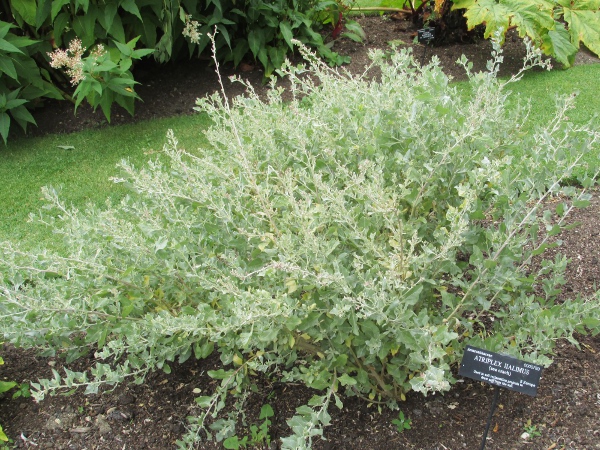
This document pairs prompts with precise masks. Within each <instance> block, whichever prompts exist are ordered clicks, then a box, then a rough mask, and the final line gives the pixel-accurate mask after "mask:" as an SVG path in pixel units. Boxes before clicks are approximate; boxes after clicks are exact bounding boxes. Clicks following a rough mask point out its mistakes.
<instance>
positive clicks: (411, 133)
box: [0, 52, 600, 449]
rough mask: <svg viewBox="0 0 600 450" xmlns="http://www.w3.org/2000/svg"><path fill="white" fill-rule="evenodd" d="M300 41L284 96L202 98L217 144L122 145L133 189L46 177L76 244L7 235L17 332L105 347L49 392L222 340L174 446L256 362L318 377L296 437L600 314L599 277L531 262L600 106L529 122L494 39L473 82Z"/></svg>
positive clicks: (576, 194) (62, 348)
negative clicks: (65, 183) (137, 159)
mask: <svg viewBox="0 0 600 450" xmlns="http://www.w3.org/2000/svg"><path fill="white" fill-rule="evenodd" d="M530 56H531V58H532V60H533V62H536V63H539V58H540V55H539V54H535V55H530ZM307 57H309V58H312V59H311V60H312V66H311V68H310V72H311V74H312V75H313V77H306V76H301V75H302V74H304V73H305V72H306V70H305V69H301V68H298V67H293V66H289V65H286V66H284V69H283V71H282V73H284V74H287V75H288V76H289V77H290V80H291V88H290V89H291V93H292V96H293V98H292V100H291V101H290V102H284V101H283V99H282V92H281V91H279V90H272V91H271V93H270V96H269V98H268V100H267V101H262V100H260V99H259V98H258V97H257V96H251V97H250V98H238V99H236V100H235V103H234V104H233V105H229V104H228V101H227V100H226V99H225V98H224V97H220V96H218V95H215V96H213V97H211V98H210V99H205V100H202V101H200V103H199V105H198V108H199V109H200V110H202V111H205V112H207V113H208V115H209V116H210V118H211V119H212V121H213V127H212V128H211V129H209V130H208V131H207V132H206V137H207V139H208V140H209V142H210V146H209V147H207V148H204V149H201V150H199V151H198V152H197V153H194V154H191V153H186V152H185V151H184V150H183V149H180V148H179V146H178V143H177V140H176V138H175V137H174V136H173V135H172V134H170V136H169V144H168V145H167V146H166V148H165V152H164V153H165V156H166V157H168V161H166V162H165V160H164V159H161V160H160V161H154V162H150V163H149V164H148V165H147V166H146V167H145V168H142V169H137V168H134V167H132V166H131V165H129V164H127V163H126V162H124V163H123V165H122V167H123V170H124V175H123V178H119V179H116V180H115V181H117V182H122V183H126V184H127V185H128V186H129V187H130V188H131V195H130V196H129V197H127V198H125V199H124V200H123V201H122V202H120V203H119V204H117V205H111V204H107V206H106V207H105V208H103V209H99V208H94V207H90V208H88V209H87V210H85V211H79V210H75V209H72V208H68V207H66V206H65V205H64V204H63V203H62V202H61V201H60V199H59V197H58V194H57V193H56V192H55V191H54V190H52V189H50V188H48V189H46V190H45V194H46V196H47V198H48V200H49V201H50V206H51V207H53V208H55V213H54V214H51V213H44V214H42V215H41V216H40V220H42V221H43V222H44V223H47V224H48V225H49V226H51V227H53V229H54V230H55V231H56V232H57V233H59V234H61V235H62V236H63V237H64V242H65V246H66V248H68V249H69V250H68V251H67V252H65V253H64V254H54V253H52V252H50V251H41V252H39V253H35V252H33V253H32V252H25V251H23V250H21V249H19V246H18V245H16V244H13V243H9V242H5V243H2V244H1V245H0V274H1V275H0V276H1V279H0V281H1V282H0V295H1V296H2V301H1V302H0V332H1V333H2V334H3V336H5V337H6V339H7V340H9V341H10V342H11V343H13V344H15V345H18V346H23V347H41V348H45V349H46V351H47V352H48V353H52V352H61V353H63V354H64V355H65V356H66V358H67V361H72V360H74V359H76V358H79V357H80V356H82V355H84V354H86V353H87V352H89V351H91V349H94V351H95V357H96V358H97V360H98V363H97V364H96V365H95V366H94V367H93V368H92V369H91V370H90V371H89V372H81V373H78V372H73V371H70V370H66V371H65V373H63V374H61V373H58V372H56V371H55V372H54V373H53V378H52V379H46V380H40V381H39V382H38V383H35V384H33V387H34V391H35V392H34V395H35V396H36V398H37V399H38V400H40V399H42V398H43V397H44V396H45V395H49V394H54V393H57V392H60V391H62V390H65V389H66V390H69V391H70V390H73V389H76V388H78V387H84V388H85V390H86V392H88V393H95V392H97V391H98V389H99V387H100V386H101V385H103V384H109V385H112V384H116V383H120V382H123V381H127V380H131V381H133V382H137V383H143V381H144V378H145V376H146V375H147V374H148V373H149V372H150V371H153V370H163V371H165V372H167V373H168V372H170V370H171V369H170V366H169V364H170V362H171V361H175V360H177V361H179V362H183V361H185V360H187V359H188V358H190V357H195V358H206V357H208V356H209V355H211V354H212V353H214V352H217V353H218V354H219V357H220V359H221V362H222V367H221V368H219V369H217V370H212V371H209V372H208V375H209V376H211V377H212V378H214V379H215V380H217V384H216V388H215V392H214V393H206V395H203V396H201V397H198V398H197V399H196V402H197V404H198V405H199V406H200V407H201V408H202V411H201V412H200V413H199V415H198V416H197V417H193V418H190V433H189V434H187V435H186V436H185V437H184V438H183V439H182V441H181V442H180V446H181V447H182V448H183V447H193V446H194V445H195V444H194V443H196V442H197V441H198V440H200V439H205V438H215V439H217V440H219V441H225V440H227V439H229V438H231V439H230V440H229V441H227V442H228V443H231V444H232V445H233V442H234V441H235V439H234V438H233V436H236V430H235V426H236V423H237V417H236V412H240V411H243V410H244V401H245V399H247V397H248V392H250V391H251V390H252V388H253V384H254V383H255V378H254V376H253V374H255V373H264V374H268V376H270V377H273V378H276V379H277V381H279V382H283V383H303V384H305V385H306V386H309V387H311V388H314V389H316V390H318V391H319V393H318V394H317V395H315V396H314V397H313V398H312V399H310V401H309V402H308V404H307V405H304V406H301V407H299V408H298V409H297V411H296V414H295V415H294V416H293V417H291V418H289V420H288V424H289V426H290V428H291V430H292V433H293V434H292V435H291V436H288V437H285V438H283V440H282V447H283V448H285V449H296V448H309V447H310V445H311V441H312V438H313V437H315V436H319V435H321V434H322V433H323V427H325V426H327V425H328V424H329V422H330V416H329V413H328V408H329V406H330V405H333V404H335V405H336V406H337V407H339V408H343V401H344V398H345V397H347V396H357V397H359V398H362V399H364V400H365V401H366V402H369V403H374V404H377V405H378V406H379V407H383V406H388V407H391V408H395V407H397V404H398V402H400V401H402V400H403V399H404V398H405V395H406V393H407V392H409V391H416V392H421V393H423V394H424V395H427V394H428V393H432V392H439V391H445V390H448V389H449V388H450V386H451V384H452V383H453V382H454V381H455V380H454V379H453V377H452V370H451V369H452V367H453V366H454V365H456V364H457V363H458V362H459V360H460V358H461V356H462V351H463V348H464V346H465V344H467V343H469V344H471V345H476V346H479V347H483V348H487V349H489V350H491V351H496V352H499V351H502V352H506V353H509V354H512V355H515V356H519V357H522V358H524V359H526V360H529V361H532V362H536V363H540V364H545V365H547V364H550V362H551V360H550V358H549V355H550V354H551V352H552V349H553V347H554V345H555V342H556V341H557V340H558V339H562V338H566V339H569V340H570V341H572V342H575V341H574V338H573V333H574V332H575V331H577V332H581V333H585V332H587V331H592V332H594V333H597V332H598V331H600V320H598V318H597V310H598V307H599V306H600V296H596V297H593V298H589V299H580V298H578V299H570V300H567V301H565V302H563V303H558V302H557V300H556V296H557V294H558V293H559V292H560V286H561V285H562V284H563V283H564V279H563V275H562V274H563V271H564V268H565V265H566V263H567V262H566V259H565V258H564V257H562V256H560V255H559V256H557V257H556V258H555V259H553V260H547V261H546V260H543V261H542V262H541V264H540V265H539V267H537V268H536V266H533V265H532V264H531V262H532V258H533V257H534V256H536V255H542V254H543V252H544V250H545V249H546V248H548V247H549V246H550V244H549V241H548V239H549V237H550V236H553V235H556V234H557V233H559V232H560V230H561V228H562V227H563V221H564V219H565V217H566V216H567V215H568V214H569V212H570V211H572V209H573V208H576V207H583V206H585V205H586V203H587V202H588V200H589V198H590V196H589V195H588V194H587V193H586V192H585V190H583V191H580V190H577V189H575V188H573V187H562V186H561V182H562V181H563V180H565V179H566V178H568V177H570V175H571V172H572V169H573V168H574V167H576V166H577V164H578V161H579V158H580V157H581V155H582V154H584V153H585V152H588V151H590V150H591V149H597V147H598V145H599V144H600V132H598V131H597V127H596V128H594V126H595V125H594V124H586V125H581V126H579V125H574V124H573V123H572V122H570V121H569V119H568V118H567V115H566V113H567V111H568V110H569V108H570V107H572V101H573V99H571V98H570V97H569V98H565V99H562V100H561V101H560V102H559V104H558V107H557V112H556V115H555V116H554V117H553V119H552V121H550V122H549V123H547V124H544V125H543V126H542V127H541V128H540V129H537V130H536V131H535V132H532V131H527V128H526V127H525V123H526V120H527V115H528V107H527V105H521V106H520V107H518V108H507V107H506V102H507V98H508V94H507V93H506V84H507V83H509V82H510V81H514V79H513V80H510V81H509V82H506V83H502V82H500V81H498V80H497V78H496V75H497V71H498V63H499V60H500V59H501V57H500V55H499V54H495V55H494V57H495V59H494V60H493V61H492V62H490V65H489V71H488V72H486V73H478V74H473V73H471V72H470V69H469V65H468V64H467V62H466V61H464V60H463V61H462V64H463V65H464V66H465V69H466V70H467V71H468V73H469V78H470V93H469V95H467V96H466V97H465V96H463V95H459V94H458V91H457V88H456V87H453V86H451V85H450V84H449V80H448V78H447V77H446V76H445V75H444V74H443V72H442V70H441V69H440V67H439V66H438V64H437V62H434V63H432V64H431V65H430V66H427V67H419V66H418V65H416V64H415V63H414V60H413V57H412V55H411V53H409V52H399V53H395V54H393V55H391V59H390V60H389V61H388V60H386V57H385V55H384V54H383V53H382V52H378V53H375V54H374V55H373V57H374V61H375V62H374V63H373V64H374V66H376V67H377V68H378V69H379V70H380V71H381V79H380V81H377V82H375V81H372V80H371V79H368V78H366V77H365V78H352V77H350V76H346V75H344V74H340V73H338V72H337V71H335V70H332V69H330V68H329V67H328V66H327V65H326V64H323V63H321V62H318V60H317V59H316V58H315V57H314V55H307ZM532 60H530V62H531V61H532ZM407 86H410V89H407ZM399 124H402V126H399ZM515 152H517V153H518V154H519V159H518V164H517V163H515V160H514V158H513V154H514V153H515ZM580 182H581V184H582V185H583V186H585V187H586V188H588V187H591V186H592V185H593V184H594V176H591V177H582V178H581V180H580ZM554 195H557V196H560V199H561V201H560V202H559V203H551V204H553V205H555V206H556V208H555V210H554V211H551V210H548V211H543V205H544V200H546V199H547V198H548V197H549V196H554ZM230 396H234V397H235V402H228V398H229V397H230ZM226 402H228V404H229V405H231V404H232V403H233V404H234V409H233V411H231V410H230V411H228V412H227V414H223V413H222V412H223V411H222V410H223V408H224V407H225V405H226ZM220 412H221V414H219V413H220ZM238 444H239V439H238Z"/></svg>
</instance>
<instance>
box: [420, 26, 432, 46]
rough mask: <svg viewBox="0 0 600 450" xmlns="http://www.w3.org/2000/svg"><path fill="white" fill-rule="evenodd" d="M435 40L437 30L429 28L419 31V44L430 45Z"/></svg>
mask: <svg viewBox="0 0 600 450" xmlns="http://www.w3.org/2000/svg"><path fill="white" fill-rule="evenodd" d="M434 39H435V28H433V27H427V28H421V29H420V30H417V40H418V41H419V44H423V43H425V44H429V43H430V42H431V41H433V40H434Z"/></svg>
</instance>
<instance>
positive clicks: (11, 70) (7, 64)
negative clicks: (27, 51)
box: [0, 55, 17, 80]
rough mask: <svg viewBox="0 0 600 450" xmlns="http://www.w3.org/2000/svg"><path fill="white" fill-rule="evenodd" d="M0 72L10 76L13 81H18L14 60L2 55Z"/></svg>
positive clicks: (0, 56) (0, 57)
mask: <svg viewBox="0 0 600 450" xmlns="http://www.w3.org/2000/svg"><path fill="white" fill-rule="evenodd" d="M0 72H2V73H3V74H6V75H8V76H9V77H11V78H12V79H13V80H17V70H16V69H15V65H14V64H13V62H12V60H11V59H10V58H9V57H8V56H2V55H0Z"/></svg>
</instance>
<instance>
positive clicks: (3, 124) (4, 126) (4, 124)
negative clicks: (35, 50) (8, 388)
mask: <svg viewBox="0 0 600 450" xmlns="http://www.w3.org/2000/svg"><path fill="white" fill-rule="evenodd" d="M8 130H10V117H9V116H8V114H6V113H5V112H0V136H2V139H4V143H5V144H6V140H7V139H8ZM2 383H4V381H3V382H2ZM0 389H1V386H0Z"/></svg>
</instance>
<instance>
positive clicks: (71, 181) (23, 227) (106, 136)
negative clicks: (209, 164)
mask: <svg viewBox="0 0 600 450" xmlns="http://www.w3.org/2000/svg"><path fill="white" fill-rule="evenodd" d="M207 126H208V117H207V116H206V115H201V114H196V115H193V116H184V117H174V118H169V119H159V120H154V121H149V122H141V123H138V124H135V125H124V126H115V127H108V128H104V129H100V130H89V131H84V132H80V133H73V134H68V135H52V136H46V137H40V138H26V137H25V138H20V139H15V140H9V143H8V146H7V147H2V148H0V161H1V163H0V180H2V183H1V184H0V239H2V240H4V239H12V240H18V241H21V242H23V243H25V244H29V245H28V246H33V245H36V244H46V243H47V242H50V241H52V239H53V237H52V235H51V231H50V230H48V229H47V228H46V227H42V226H34V225H32V224H30V223H27V219H28V217H29V214H30V213H31V212H36V211H38V210H39V209H40V208H41V207H42V206H43V205H44V204H45V201H44V200H43V199H42V198H41V187H42V186H49V185H51V186H53V187H54V188H57V189H60V192H61V198H63V199H64V201H65V202H66V203H67V204H73V205H74V206H76V207H84V206H85V205H86V204H88V203H92V204H96V205H99V204H102V203H104V202H105V201H106V199H107V198H111V199H113V200H118V199H120V198H122V197H123V196H124V195H125V192H126V190H125V188H124V187H123V186H121V185H119V184H115V183H113V182H112V181H110V177H112V176H118V175H119V174H120V172H119V169H118V168H117V167H116V165H117V163H118V162H119V161H121V160H122V159H123V158H127V159H129V160H130V161H131V162H132V163H133V164H135V165H138V166H140V165H143V164H145V163H146V162H147V161H148V160H150V159H153V158H156V157H157V155H158V153H159V152H160V151H161V150H162V147H163V144H164V143H165V142H166V132H167V130H168V129H169V128H171V129H173V130H174V132H175V134H176V136H177V138H178V139H179V142H180V143H181V146H182V148H186V149H193V148H197V147H199V146H201V145H202V143H203V142H205V141H204V137H203V133H202V130H204V129H206V127H207ZM63 147H64V148H63ZM67 147H68V148H67ZM71 147H72V148H71Z"/></svg>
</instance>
